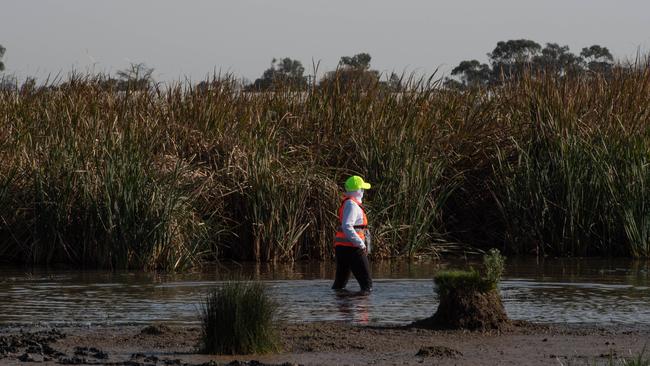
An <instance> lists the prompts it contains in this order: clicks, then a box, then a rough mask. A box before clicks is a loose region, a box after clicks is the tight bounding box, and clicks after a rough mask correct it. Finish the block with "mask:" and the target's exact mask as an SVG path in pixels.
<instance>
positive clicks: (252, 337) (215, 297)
mask: <svg viewBox="0 0 650 366" xmlns="http://www.w3.org/2000/svg"><path fill="white" fill-rule="evenodd" d="M276 310H277V305H276V304H275V303H274V302H273V301H272V300H271V299H270V298H269V296H268V294H267V289H266V287H265V285H264V284H262V283H259V282H246V281H241V282H240V281H237V282H227V283H225V284H224V285H223V286H222V287H221V288H219V289H215V290H213V291H211V292H210V293H209V294H208V296H207V298H206V299H205V302H204V303H203V308H202V313H201V323H202V324H201V344H200V351H201V352H203V353H209V354H248V353H266V352H272V351H275V350H277V349H278V340H277V335H276V331H275V329H274V317H275V314H276Z"/></svg>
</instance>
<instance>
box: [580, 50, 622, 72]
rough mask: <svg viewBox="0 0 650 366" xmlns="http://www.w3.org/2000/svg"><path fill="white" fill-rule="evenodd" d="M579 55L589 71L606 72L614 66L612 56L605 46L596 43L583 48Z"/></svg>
mask: <svg viewBox="0 0 650 366" xmlns="http://www.w3.org/2000/svg"><path fill="white" fill-rule="evenodd" d="M580 56H582V58H583V59H584V62H585V66H586V68H587V70H589V71H593V72H596V73H605V74H607V73H609V72H610V71H611V70H612V67H613V66H614V57H613V56H612V54H611V53H610V52H609V50H608V49H607V47H602V46H599V45H597V44H595V45H593V46H591V47H585V48H583V49H582V52H580Z"/></svg>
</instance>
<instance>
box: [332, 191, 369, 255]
mask: <svg viewBox="0 0 650 366" xmlns="http://www.w3.org/2000/svg"><path fill="white" fill-rule="evenodd" d="M348 200H351V201H352V202H354V203H356V204H357V205H359V207H360V208H361V212H362V213H363V224H362V225H354V230H355V231H356V232H357V235H359V237H360V238H361V240H363V241H364V242H365V241H366V229H367V228H368V217H367V216H366V210H364V208H363V205H362V204H361V202H359V200H357V199H356V198H354V197H345V198H344V199H343V202H341V207H339V224H340V225H339V228H338V230H337V231H336V237H335V238H334V246H335V247H338V246H342V247H356V244H354V243H353V242H351V241H350V240H349V239H348V238H347V237H346V236H345V233H344V232H343V229H342V228H341V226H342V225H343V207H344V206H345V202H346V201H348Z"/></svg>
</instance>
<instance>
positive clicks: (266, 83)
mask: <svg viewBox="0 0 650 366" xmlns="http://www.w3.org/2000/svg"><path fill="white" fill-rule="evenodd" d="M5 51H6V49H5V48H4V47H2V45H0V71H3V70H4V69H5V65H4V63H3V62H2V57H3V56H4V54H5ZM487 57H488V63H481V62H480V61H478V60H476V59H473V60H465V61H461V62H460V63H459V64H458V65H457V66H456V67H455V68H454V69H452V71H451V77H447V78H445V80H444V85H445V86H446V87H448V88H456V89H458V88H467V87H477V86H490V85H497V84H499V83H502V82H504V81H507V80H511V79H514V78H518V77H521V76H522V75H523V74H524V73H526V72H532V73H536V72H544V73H547V74H548V73H551V74H553V75H555V76H557V77H564V76H566V75H570V74H579V73H597V74H602V75H607V74H609V73H611V71H612V70H613V67H614V57H613V56H612V54H611V52H610V51H609V49H607V47H603V46H600V45H592V46H590V47H585V48H583V49H582V50H581V52H580V53H579V54H574V53H572V52H571V51H570V50H569V46H566V45H564V46H560V45H559V44H558V43H546V45H545V46H544V47H542V46H541V45H540V44H539V43H537V42H535V41H532V40H528V39H516V40H509V41H500V42H498V43H497V45H496V47H495V48H494V49H493V50H492V52H489V53H488V54H487ZM371 60H372V57H371V56H370V54H368V53H365V52H362V53H358V54H356V55H354V56H343V57H341V58H340V60H339V62H338V65H337V68H336V70H333V71H329V72H326V73H325V74H324V76H323V77H322V78H321V79H320V80H318V81H316V80H314V76H313V75H305V67H304V66H303V64H302V62H300V61H298V60H295V59H291V58H290V57H284V58H279V59H276V58H273V59H272V61H271V65H270V67H269V68H268V69H266V70H264V72H263V73H262V75H261V76H260V77H259V78H257V79H255V81H253V82H252V83H247V84H246V85H244V89H245V90H247V91H271V90H275V89H278V88H283V89H285V88H290V89H292V90H306V89H307V88H309V87H319V88H335V87H336V88H358V89H367V88H370V87H372V86H375V85H379V86H380V87H381V88H383V89H386V90H389V91H400V90H402V89H403V84H404V82H403V79H404V77H403V75H402V76H400V75H397V74H396V73H394V72H393V73H391V74H390V75H388V77H387V78H386V79H385V80H381V79H382V75H381V73H380V72H379V71H378V70H374V69H372V68H371V65H370V61H371ZM153 71H154V69H153V68H150V67H148V66H146V65H145V64H143V63H137V64H131V65H130V66H129V67H128V68H126V69H123V70H120V71H118V72H117V73H116V75H115V76H114V77H113V76H110V75H109V76H108V77H106V78H104V79H103V80H102V83H103V84H104V85H105V86H106V87H111V88H117V89H118V90H143V89H148V88H150V87H151V86H152V84H153V83H154V79H153V76H152V75H153ZM8 81H10V79H7V78H4V80H3V86H2V88H3V89H5V88H6V87H7V85H8V84H12V83H11V82H8ZM14 84H16V83H14ZM34 84H35V80H33V79H31V80H30V79H28V80H27V81H26V82H25V84H24V85H28V86H29V85H31V86H33V85H34ZM207 84H208V83H207V82H202V83H199V85H198V87H199V88H201V87H207ZM9 86H11V85H9ZM13 87H14V88H16V87H17V85H14V86H13Z"/></svg>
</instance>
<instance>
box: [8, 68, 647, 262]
mask: <svg viewBox="0 0 650 366" xmlns="http://www.w3.org/2000/svg"><path fill="white" fill-rule="evenodd" d="M407 84H408V85H407V88H406V89H405V91H403V92H400V93H394V92H389V91H387V90H385V89H382V88H381V87H380V86H379V85H374V86H373V85H369V86H367V90H363V91H360V90H357V89H355V88H317V87H314V88H310V89H309V90H307V91H301V92H294V91H291V90H289V89H282V88H279V89H276V90H275V91H274V92H271V93H255V92H246V91H244V89H243V88H242V85H240V84H239V83H238V82H237V81H236V80H234V79H232V78H221V79H216V80H212V81H210V82H208V83H204V85H203V86H202V87H200V88H199V87H196V86H195V85H191V84H189V83H188V84H175V85H169V86H166V87H163V86H158V87H155V88H153V89H151V90H146V91H145V90H137V91H127V92H124V91H118V90H116V89H115V88H114V87H113V86H111V84H110V83H106V82H105V80H104V79H103V77H102V76H101V75H88V76H79V75H72V76H70V77H69V78H68V80H66V81H65V82H63V83H61V84H59V85H45V86H43V87H35V88H29V89H24V90H2V91H0V259H1V260H3V261H11V262H22V263H31V264H51V263H64V264H69V265H76V266H86V267H103V268H148V269H166V270H176V269H183V268H187V267H191V266H197V265H200V264H201V263H202V262H204V261H206V260H214V259H219V258H228V259H235V260H255V261H293V260H298V259H325V258H329V257H330V256H331V245H332V235H333V233H334V231H335V228H336V225H337V222H336V221H337V218H336V210H337V208H338V204H339V200H340V184H341V183H342V182H343V181H344V180H345V177H346V176H348V175H350V174H359V175H362V176H364V177H365V178H366V179H367V180H368V181H370V182H372V183H374V189H373V190H371V191H369V192H368V196H367V199H366V200H365V202H364V204H365V205H366V208H367V209H368V213H369V219H370V226H371V228H372V231H373V252H372V255H373V256H374V257H376V258H388V257H394V256H404V257H409V258H412V257H417V256H420V255H432V256H436V255H439V254H441V253H443V252H445V251H447V250H455V249H458V248H459V247H461V246H463V245H472V246H478V247H482V248H485V249H488V248H490V247H492V246H493V245H496V246H499V247H503V248H507V249H508V250H509V251H510V252H513V253H519V254H537V255H558V256H586V255H617V256H630V257H648V256H650V205H648V204H647V197H649V196H650V164H649V162H650V93H648V91H649V90H650V71H649V69H648V68H646V67H638V68H627V69H620V70H619V69H616V70H615V71H613V72H612V74H611V76H609V77H608V78H607V79H604V78H602V77H594V76H588V75H582V76H572V75H567V76H566V77H562V78H557V77H550V76H545V75H543V74H540V75H528V76H526V77H523V78H521V79H519V80H516V81H512V82H509V83H506V84H504V85H501V86H498V87H493V88H492V87H490V88H486V89H480V88H479V89H471V90H465V91H458V90H447V89H445V88H444V87H443V86H442V85H441V83H439V82H435V81H432V80H431V79H421V80H414V79H411V80H410V81H409V82H408V83H407Z"/></svg>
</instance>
